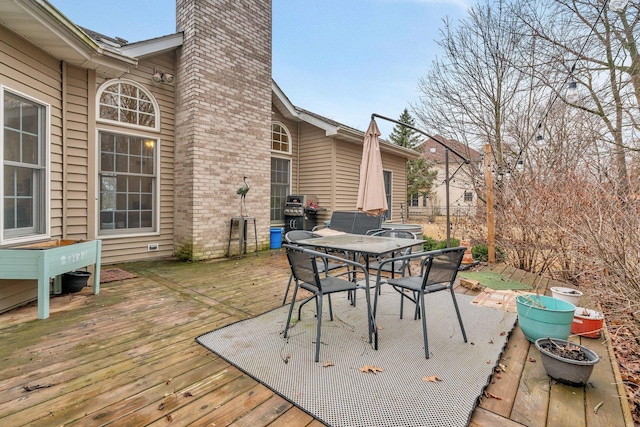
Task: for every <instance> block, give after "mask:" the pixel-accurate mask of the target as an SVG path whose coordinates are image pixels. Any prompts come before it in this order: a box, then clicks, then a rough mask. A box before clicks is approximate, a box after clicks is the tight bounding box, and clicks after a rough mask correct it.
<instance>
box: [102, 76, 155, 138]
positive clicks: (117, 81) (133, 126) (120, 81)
mask: <svg viewBox="0 0 640 427" xmlns="http://www.w3.org/2000/svg"><path fill="white" fill-rule="evenodd" d="M116 84H128V85H132V86H134V87H136V88H137V89H138V90H140V91H142V92H143V93H144V94H145V95H146V96H147V98H149V100H150V101H151V104H152V105H153V111H154V117H155V120H154V122H155V126H153V127H151V126H141V125H138V124H134V123H127V122H121V121H118V120H111V119H104V118H101V117H100V105H101V104H100V98H101V97H102V93H103V92H104V91H105V90H106V89H107V88H108V87H110V86H113V85H116ZM96 112H97V117H96V122H98V123H108V124H112V125H116V126H124V127H127V128H131V129H137V130H141V131H149V130H154V131H160V107H159V105H158V101H157V100H156V98H155V96H153V95H152V94H151V92H149V90H148V89H147V88H145V87H144V86H142V85H141V84H139V83H137V82H135V81H133V80H130V79H111V80H107V81H105V82H104V83H103V84H102V85H100V87H99V88H98V92H97V94H96Z"/></svg>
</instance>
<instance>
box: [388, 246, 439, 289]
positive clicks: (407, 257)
mask: <svg viewBox="0 0 640 427" xmlns="http://www.w3.org/2000/svg"><path fill="white" fill-rule="evenodd" d="M438 253H440V250H435V251H428V252H414V253H411V254H408V255H401V256H397V257H391V258H385V259H383V260H382V261H381V262H380V263H379V264H378V274H377V277H376V280H377V281H380V274H381V273H382V271H383V269H384V268H383V266H384V265H385V264H391V263H393V262H411V261H412V260H414V259H417V258H424V259H423V260H422V261H421V262H420V264H421V266H424V264H425V262H426V261H428V260H429V259H430V258H431V257H433V256H435V255H437V254H438ZM420 273H421V274H422V271H420Z"/></svg>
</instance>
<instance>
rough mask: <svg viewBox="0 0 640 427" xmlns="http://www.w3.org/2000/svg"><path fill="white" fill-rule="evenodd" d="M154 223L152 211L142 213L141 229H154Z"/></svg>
mask: <svg viewBox="0 0 640 427" xmlns="http://www.w3.org/2000/svg"><path fill="white" fill-rule="evenodd" d="M152 226H153V221H152V216H151V211H143V212H141V213H140V227H145V228H146V227H152Z"/></svg>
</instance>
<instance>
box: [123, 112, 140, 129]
mask: <svg viewBox="0 0 640 427" xmlns="http://www.w3.org/2000/svg"><path fill="white" fill-rule="evenodd" d="M120 121H121V122H124V123H131V124H134V125H135V124H138V113H136V112H135V111H131V110H120Z"/></svg>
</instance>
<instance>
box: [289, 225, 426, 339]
mask: <svg viewBox="0 0 640 427" xmlns="http://www.w3.org/2000/svg"><path fill="white" fill-rule="evenodd" d="M422 243H423V242H422V241H421V240H416V239H401V238H399V237H388V236H368V235H363V234H350V233H344V234H339V235H335V236H325V237H314V238H311V239H302V240H299V241H298V242H297V244H299V245H303V246H313V247H316V248H323V249H330V250H335V251H342V252H347V253H351V254H353V256H354V259H355V258H356V257H357V256H358V255H359V254H362V255H364V257H365V265H366V267H367V272H368V271H369V256H381V255H385V254H388V253H391V252H394V251H401V250H403V249H407V248H410V247H412V246H418V245H422ZM392 270H393V269H392ZM391 274H392V277H393V272H392V273H391ZM378 277H380V275H378ZM354 280H356V279H355V278H354ZM381 283H382V282H381V281H379V280H377V279H376V287H375V292H376V294H377V293H378V292H379V288H380V285H381ZM373 325H374V336H375V349H376V350H377V349H378V328H377V327H376V323H375V318H374V319H373Z"/></svg>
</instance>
